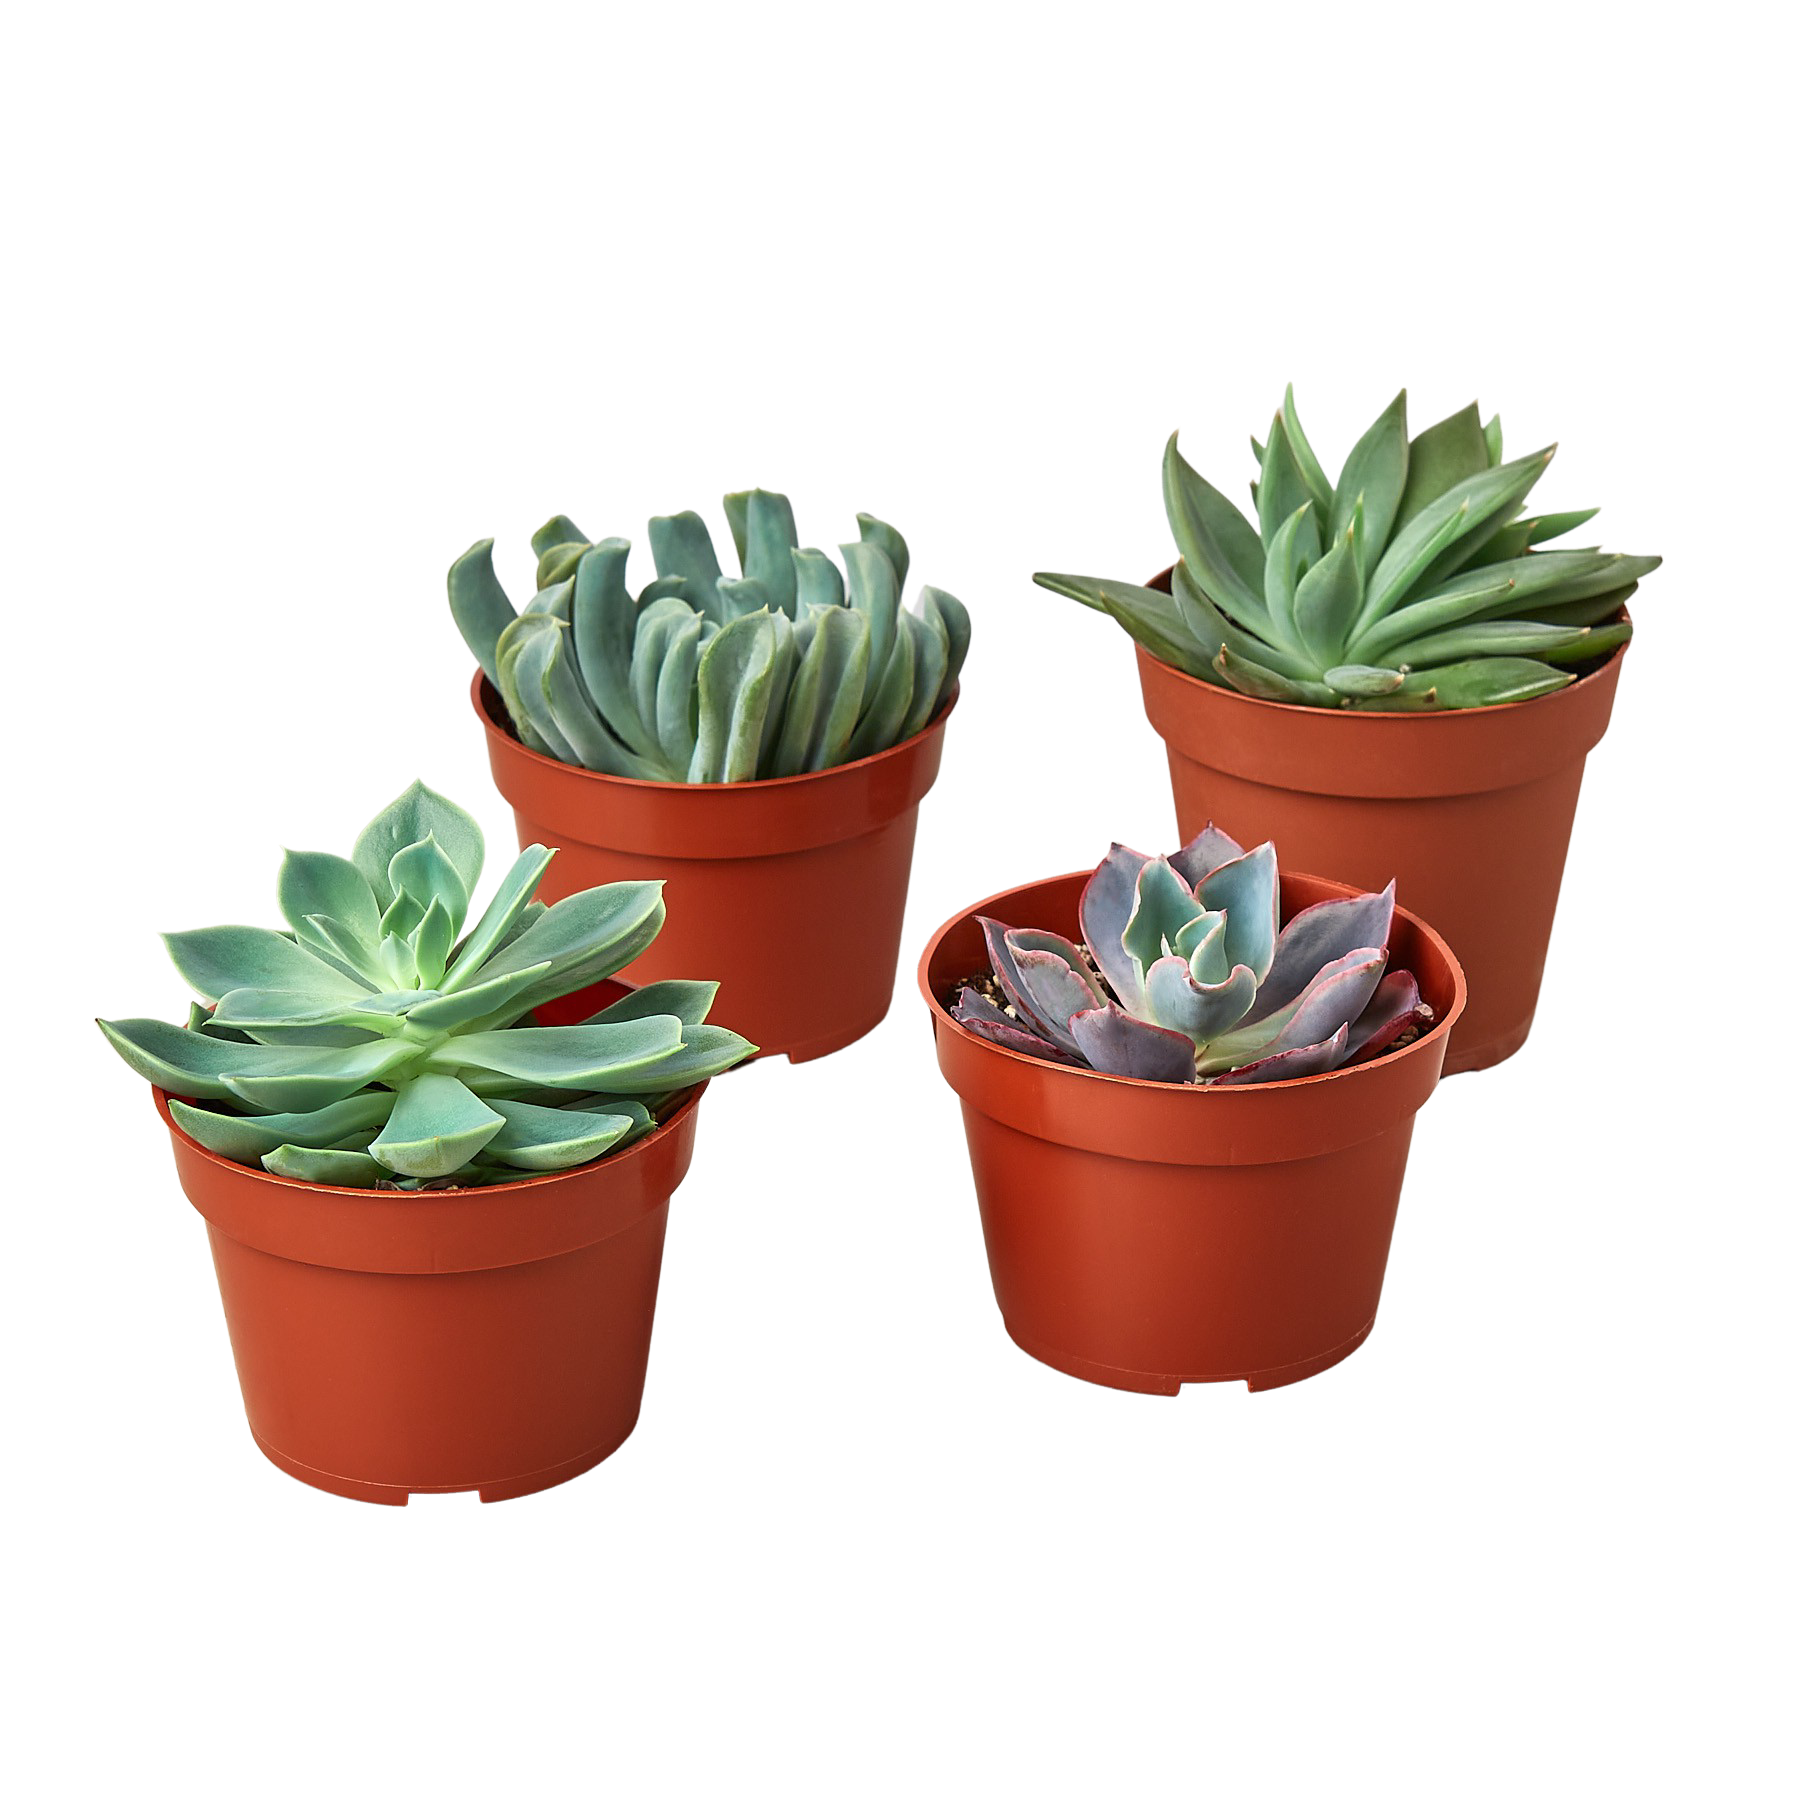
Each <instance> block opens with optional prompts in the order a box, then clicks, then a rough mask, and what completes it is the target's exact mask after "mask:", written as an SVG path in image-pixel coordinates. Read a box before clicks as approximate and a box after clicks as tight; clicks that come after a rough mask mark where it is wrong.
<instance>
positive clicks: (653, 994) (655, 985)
mask: <svg viewBox="0 0 1800 1800" xmlns="http://www.w3.org/2000/svg"><path fill="white" fill-rule="evenodd" d="M718 993H719V984H718V983H717V982H716V981H649V982H646V983H645V984H644V985H643V986H642V987H641V988H633V989H632V990H631V992H630V993H628V994H626V995H624V996H623V997H622V998H620V999H618V1000H614V1001H613V1002H612V1003H611V1004H610V1005H607V1006H603V1007H602V1008H601V1009H600V1010H599V1011H598V1012H597V1013H595V1014H594V1016H593V1017H592V1018H591V1019H587V1020H584V1021H583V1023H584V1024H588V1025H608V1024H612V1025H617V1024H622V1023H623V1022H624V1021H625V1020H627V1019H648V1018H652V1017H654V1016H656V1015H657V1014H666V1015H667V1016H669V1017H670V1018H675V1019H679V1020H680V1021H681V1022H682V1024H683V1025H702V1024H704V1023H705V1022H706V1015H707V1013H708V1012H710V1011H711V1010H712V1003H713V1001H714V1000H715V999H716V998H717V997H718Z"/></svg>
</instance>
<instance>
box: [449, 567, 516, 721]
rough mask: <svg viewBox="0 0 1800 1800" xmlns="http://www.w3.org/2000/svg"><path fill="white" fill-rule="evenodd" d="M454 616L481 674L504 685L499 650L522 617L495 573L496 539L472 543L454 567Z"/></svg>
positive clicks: (452, 570) (451, 608)
mask: <svg viewBox="0 0 1800 1800" xmlns="http://www.w3.org/2000/svg"><path fill="white" fill-rule="evenodd" d="M449 586H450V616H451V617H452V618H453V619H454V620H455V621H456V628H457V630H458V631H460V632H461V633H462V638H463V642H464V643H465V644H467V645H468V646H469V648H470V650H471V651H473V652H474V655H475V660H476V661H477V662H478V663H480V664H481V672H482V674H484V675H485V676H486V677H487V678H488V680H489V681H491V682H492V683H493V684H494V686H495V687H496V688H498V687H499V685H500V675H499V670H498V665H497V664H496V661H495V650H496V647H497V646H498V644H499V642H500V634H501V633H502V632H503V631H504V630H505V629H506V628H507V626H508V625H510V624H511V623H512V622H513V620H514V619H515V618H517V617H518V614H517V613H516V612H515V611H514V609H513V603H512V602H511V601H510V600H509V599H507V597H506V590H505V588H503V587H502V586H501V585H500V582H499V579H498V578H497V577H496V576H495V574H494V540H493V539H492V538H483V539H482V540H481V542H480V543H478V544H472V545H470V547H469V548H468V549H467V550H465V551H464V552H463V553H462V555H461V556H459V557H458V558H457V559H456V561H455V562H453V563H452V564H451V565H450V578H449Z"/></svg>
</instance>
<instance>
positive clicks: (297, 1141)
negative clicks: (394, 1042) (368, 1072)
mask: <svg viewBox="0 0 1800 1800" xmlns="http://www.w3.org/2000/svg"><path fill="white" fill-rule="evenodd" d="M393 1106H394V1096H393V1094H392V1093H391V1092H389V1091H388V1090H387V1089H385V1088H381V1089H377V1090H375V1091H374V1092H371V1093H367V1094H352V1095H351V1096H350V1098H349V1099H348V1100H339V1101H337V1102H335V1103H334V1104H333V1105H330V1106H321V1107H320V1108H319V1109H318V1110H317V1111H316V1112H308V1113H263V1114H260V1115H249V1114H244V1113H223V1112H214V1111H213V1110H212V1109H211V1108H210V1107H205V1106H190V1105H188V1103H187V1102H186V1101H185V1100H171V1101H170V1102H169V1114H170V1117H172V1118H173V1119H174V1121H175V1123H176V1124H177V1125H179V1126H180V1127H181V1129H182V1130H183V1131H185V1132H186V1133H187V1134H188V1136H189V1137H191V1138H192V1139H193V1140H194V1142H195V1143H197V1144H204V1145H205V1146H206V1148H207V1149H208V1150H211V1151H213V1152H214V1153H215V1154H217V1155H219V1156H224V1157H229V1158H230V1159H231V1161H232V1162H240V1163H250V1162H260V1161H261V1160H262V1158H263V1157H264V1156H265V1155H267V1154H268V1152H269V1151H271V1150H278V1149H279V1148H280V1147H281V1146H282V1145H283V1144H288V1145H292V1146H295V1147H297V1148H301V1149H308V1150H324V1149H328V1148H331V1147H332V1146H334V1145H337V1144H339V1143H341V1142H342V1140H343V1139H345V1138H349V1137H355V1136H357V1135H358V1134H359V1133H362V1132H373V1131H377V1130H379V1129H380V1128H381V1126H382V1125H383V1124H385V1123H386V1121H387V1116H388V1114H389V1113H390V1112H391V1111H392V1110H393Z"/></svg>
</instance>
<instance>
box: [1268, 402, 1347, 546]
mask: <svg viewBox="0 0 1800 1800" xmlns="http://www.w3.org/2000/svg"><path fill="white" fill-rule="evenodd" d="M1281 423H1282V428H1283V429H1284V430H1285V431H1286V433H1287V439H1288V445H1289V447H1290V448H1291V449H1292V451H1293V453H1294V461H1295V462H1297V463H1298V464H1299V465H1300V474H1301V477H1302V479H1303V480H1304V481H1305V483H1306V492H1307V495H1308V497H1309V498H1310V499H1311V500H1312V503H1313V505H1314V507H1316V508H1317V509H1318V514H1319V517H1320V518H1322V519H1324V518H1329V517H1330V516H1331V509H1332V505H1333V501H1334V499H1335V496H1334V495H1333V494H1332V491H1331V483H1330V481H1328V480H1327V479H1326V475H1325V471H1324V469H1323V468H1322V467H1321V466H1320V463H1319V459H1318V457H1317V456H1316V455H1315V454H1314V452H1313V447H1312V445H1311V443H1310V442H1308V440H1307V436H1306V431H1305V428H1304V427H1303V426H1302V425H1301V423H1300V409H1299V408H1298V407H1297V406H1296V405H1295V404H1294V384H1293V383H1292V382H1291V381H1290V382H1289V383H1288V385H1287V392H1286V393H1285V394H1284V395H1283V396H1282V400H1281Z"/></svg>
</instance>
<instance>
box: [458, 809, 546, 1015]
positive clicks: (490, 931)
mask: <svg viewBox="0 0 1800 1800" xmlns="http://www.w3.org/2000/svg"><path fill="white" fill-rule="evenodd" d="M553 855H555V852H554V851H552V850H547V849H545V847H544V846H543V845H542V844H530V845H528V846H527V847H526V848H525V849H523V850H521V851H520V852H519V856H518V860H517V861H516V862H515V863H514V864H513V866H512V867H511V868H510V869H508V870H507V872H506V878H505V879H504V880H503V881H502V882H501V883H500V890H499V892H498V893H496V894H495V895H494V897H493V899H492V900H490V901H489V902H488V905H487V910H486V911H485V912H484V913H483V914H482V915H481V917H480V919H479V920H478V921H477V922H476V925H475V928H474V930H472V931H471V932H470V933H469V935H468V936H467V937H466V938H464V939H463V941H462V943H461V944H460V945H459V946H458V947H457V950H456V952H455V954H454V955H453V957H452V958H451V966H450V971H449V973H448V974H447V975H446V976H445V977H444V980H443V982H442V983H441V986H442V988H443V991H444V992H445V993H447V994H452V993H455V992H456V991H457V990H458V989H459V988H463V987H467V986H468V985H469V983H470V982H471V981H473V980H474V979H475V977H476V976H477V975H480V974H482V973H483V964H484V963H486V961H487V960H488V958H489V957H490V956H492V955H493V954H494V953H495V952H496V951H497V950H498V949H499V948H500V947H501V946H502V944H503V943H504V942H505V940H506V938H507V936H508V934H509V933H510V932H511V931H512V929H513V927H514V925H515V924H516V923H518V921H519V920H520V919H521V917H522V916H523V915H524V913H525V910H526V908H527V907H528V906H530V905H531V903H532V901H531V897H532V895H533V894H535V893H536V892H537V890H538V883H539V882H540V881H542V880H543V879H544V871H545V870H546V869H547V868H548V867H549V866H550V859H551V857H552V856H553ZM515 966H522V965H515ZM501 972H502V973H504V972H505V971H501ZM490 973H491V971H490Z"/></svg>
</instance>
